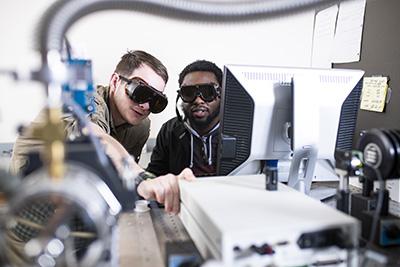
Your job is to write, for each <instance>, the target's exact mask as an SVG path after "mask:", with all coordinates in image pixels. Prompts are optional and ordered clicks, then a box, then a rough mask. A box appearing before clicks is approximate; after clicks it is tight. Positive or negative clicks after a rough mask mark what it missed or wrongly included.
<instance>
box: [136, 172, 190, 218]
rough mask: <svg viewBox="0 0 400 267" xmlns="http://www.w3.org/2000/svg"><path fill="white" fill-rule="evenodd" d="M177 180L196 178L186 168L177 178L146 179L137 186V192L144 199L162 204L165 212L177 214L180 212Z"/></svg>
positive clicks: (171, 175)
mask: <svg viewBox="0 0 400 267" xmlns="http://www.w3.org/2000/svg"><path fill="white" fill-rule="evenodd" d="M179 179H185V180H188V181H193V180H195V179H196V178H195V176H194V175H193V172H192V171H191V170H190V169H188V168H186V169H184V170H183V171H182V172H181V173H180V174H179V175H178V176H176V175H173V174H167V175H164V176H159V177H157V178H154V179H147V180H145V181H143V182H141V183H140V184H139V186H138V188H137V192H138V193H139V195H141V196H142V197H144V198H145V199H155V200H156V201H157V202H159V203H163V204H164V206H165V210H166V211H167V212H172V213H174V214H177V213H178V212H179V210H180V203H179V197H180V192H179V184H178V180H179Z"/></svg>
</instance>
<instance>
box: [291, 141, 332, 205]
mask: <svg viewBox="0 0 400 267" xmlns="http://www.w3.org/2000/svg"><path fill="white" fill-rule="evenodd" d="M317 159H318V150H317V149H315V148H314V147H312V146H306V147H303V148H301V149H297V150H296V151H295V152H294V153H293V157H292V161H291V164H290V170H289V178H288V186H290V187H292V188H294V189H296V190H298V191H300V192H302V193H304V194H306V195H309V196H310V197H312V198H315V199H318V200H321V201H322V200H324V199H327V198H330V197H332V196H334V195H335V194H336V189H335V188H329V187H322V186H320V187H318V188H315V189H314V188H313V189H312V190H311V183H312V179H313V175H314V170H315V166H316V163H317ZM302 165H304V172H303V173H300V169H303V168H301V167H302Z"/></svg>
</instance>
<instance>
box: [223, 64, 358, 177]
mask: <svg viewBox="0 0 400 267" xmlns="http://www.w3.org/2000/svg"><path fill="white" fill-rule="evenodd" d="M363 73H364V72H363V71H359V70H339V69H310V68H285V67H266V66H243V65H228V66H225V69H224V80H223V88H224V89H223V90H222V95H221V142H220V147H219V154H218V162H217V171H218V174H219V175H238V174H254V173H259V172H260V171H261V170H262V168H263V166H262V162H263V161H264V160H268V159H278V160H291V159H292V157H293V153H294V152H296V151H298V150H299V149H301V148H307V147H309V146H312V147H313V148H315V150H316V153H317V154H316V156H317V158H319V159H331V160H333V159H334V151H335V148H341V149H351V148H352V145H353V135H354V131H355V125H356V119H357V111H358V107H359V99H360V95H361V85H362V81H361V80H362V76H363ZM289 175H290V174H289Z"/></svg>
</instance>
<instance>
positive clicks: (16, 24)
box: [0, 0, 314, 142]
mask: <svg viewBox="0 0 400 267" xmlns="http://www.w3.org/2000/svg"><path fill="white" fill-rule="evenodd" d="M51 2H52V1H50V0H35V1H24V0H2V1H1V3H0V12H1V13H0V15H1V18H2V19H1V20H2V23H1V24H0V34H1V36H2V42H1V43H0V48H1V49H0V59H1V60H0V69H1V68H15V67H19V66H23V67H32V66H35V65H37V63H38V55H37V53H35V52H34V50H33V49H32V47H33V37H34V34H33V30H34V27H35V25H36V22H37V20H38V18H39V17H40V14H42V12H43V11H44V10H45V8H46V6H47V5H49V4H51ZM21 6H23V7H24V12H22V11H21ZM313 22H314V12H313V11H306V12H302V13H299V14H291V15H289V16H286V17H282V16H281V17H274V18H269V19H265V20H259V21H256V22H247V23H242V24H237V23H230V24H211V23H195V22H187V21H177V20H174V19H167V18H161V17H155V16H152V15H148V14H142V13H138V12H133V11H129V12H128V11H103V12H98V13H95V14H92V15H89V16H87V17H84V18H82V19H81V20H79V21H78V22H77V23H75V24H74V25H73V26H72V27H71V28H70V30H69V32H68V33H67V35H68V37H69V39H70V41H71V43H72V44H73V46H75V47H76V48H77V50H78V51H80V53H81V54H82V55H84V56H86V57H89V58H91V59H92V60H93V70H94V79H95V81H96V83H102V84H107V83H108V80H109V78H110V76H111V74H112V71H113V70H114V67H115V65H116V63H117V62H118V60H119V58H120V56H121V55H122V54H123V53H125V52H126V51H127V50H128V49H142V50H146V51H148V52H150V53H152V54H154V55H155V56H157V57H158V58H160V59H161V60H162V61H163V62H164V64H165V65H166V66H167V68H168V69H169V73H170V77H171V79H170V81H169V83H168V85H167V95H168V97H169V105H168V107H167V109H166V111H165V112H163V113H162V114H159V115H152V117H151V118H152V122H153V123H152V131H151V137H155V136H156V135H157V132H158V130H159V128H160V127H161V124H162V123H163V122H164V121H166V120H167V119H169V118H171V117H173V116H174V115H175V98H176V90H177V77H178V74H179V72H180V71H181V70H182V69H183V68H184V66H186V65H187V64H189V63H191V62H192V61H194V60H196V59H208V60H211V61H214V62H215V63H216V64H217V65H219V66H220V67H221V68H222V67H223V65H224V64H227V63H235V64H259V65H279V66H302V67H306V66H310V61H311V60H310V58H311V42H312V28H313ZM43 103H44V94H43V91H42V90H41V87H40V86H38V85H37V84H34V83H28V84H27V83H24V84H22V83H14V82H12V81H11V80H9V79H6V78H4V77H0V128H1V133H0V142H13V141H14V140H15V136H16V135H15V127H16V126H17V125H18V124H19V123H26V122H28V121H29V120H31V119H32V118H33V117H34V115H35V114H36V113H37V111H38V110H39V109H40V107H41V106H42V105H43Z"/></svg>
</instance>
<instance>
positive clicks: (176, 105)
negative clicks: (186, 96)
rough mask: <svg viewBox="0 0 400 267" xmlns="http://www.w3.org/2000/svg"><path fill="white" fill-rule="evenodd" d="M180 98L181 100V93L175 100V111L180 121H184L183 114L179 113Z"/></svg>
mask: <svg viewBox="0 0 400 267" xmlns="http://www.w3.org/2000/svg"><path fill="white" fill-rule="evenodd" d="M178 100H179V94H178V95H177V96H176V101H175V112H176V116H177V117H178V121H183V119H182V116H181V114H180V113H179V110H178Z"/></svg>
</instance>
